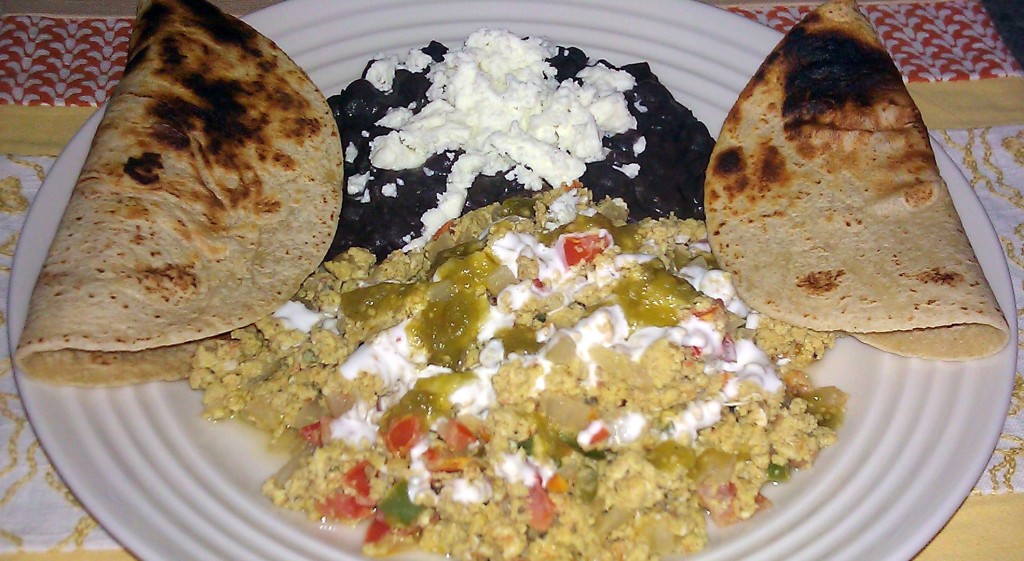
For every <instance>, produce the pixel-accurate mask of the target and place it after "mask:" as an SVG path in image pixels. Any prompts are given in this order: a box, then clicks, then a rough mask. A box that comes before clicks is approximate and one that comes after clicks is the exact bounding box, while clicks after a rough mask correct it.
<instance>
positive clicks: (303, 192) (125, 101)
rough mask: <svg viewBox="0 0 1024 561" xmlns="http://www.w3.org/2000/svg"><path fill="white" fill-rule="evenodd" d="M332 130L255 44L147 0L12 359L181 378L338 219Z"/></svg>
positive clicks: (204, 12)
mask: <svg viewBox="0 0 1024 561" xmlns="http://www.w3.org/2000/svg"><path fill="white" fill-rule="evenodd" d="M342 169H343V168H342V154H341V143H340V140H339V136H338V131H337V126H336V124H335V122H334V119H333V117H332V115H331V112H330V109H329V108H328V106H327V102H326V100H325V99H324V97H323V95H322V94H321V93H320V92H319V91H318V90H317V89H316V86H315V85H314V84H313V83H312V82H311V81H310V80H309V78H308V77H307V76H306V74H305V73H304V72H303V71H302V70H301V69H300V68H299V67H298V66H297V65H296V64H295V63H294V62H293V61H292V60H291V59H289V58H288V56H287V55H285V54H284V52H282V51H281V50H280V49H279V48H278V47H277V46H276V45H274V44H273V43H272V42H271V41H270V40H269V39H267V38H265V37H263V36H261V35H260V34H258V33H257V32H256V31H254V30H253V29H252V28H250V27H249V26H248V25H246V24H245V23H242V22H241V21H239V20H238V19H236V18H234V17H231V16H228V15H226V14H224V13H222V12H220V11H219V10H218V9H216V8H215V7H213V6H212V5H210V4H208V3H206V2H205V1H201V0H151V1H149V0H144V1H143V2H142V4H141V6H140V9H139V17H138V20H137V22H136V27H135V30H134V33H133V35H132V39H131V44H130V51H129V57H128V63H127V68H126V70H125V75H124V78H123V79H122V80H121V82H120V83H119V84H118V86H117V88H116V89H115V91H114V93H113V96H112V98H111V100H110V103H109V104H108V106H107V109H106V114H105V116H104V117H103V120H102V121H101V123H100V126H99V130H98V131H97V133H96V137H95V139H94V140H93V144H92V148H91V150H90V152H89V155H88V158H87V159H86V162H85V165H84V167H83V169H82V173H81V175H80V177H79V178H78V182H77V184H76V185H75V188H74V191H73V193H72V196H71V200H70V202H69V203H68V206H67V209H66V211H65V213H64V217H63V219H62V220H61V223H60V226H59V229H58V231H57V235H56V238H55V239H54V241H53V244H52V245H51V247H50V253H49V255H48V257H47V259H46V262H45V264H44V266H43V270H42V273H41V274H40V276H39V279H38V281H37V283H36V287H35V290H34V292H33V295H32V301H31V304H30V306H29V315H28V320H27V323H26V326H25V331H24V333H23V335H22V338H21V342H20V345H19V347H18V350H17V352H16V354H15V360H16V362H17V364H18V366H19V367H20V368H21V370H22V371H23V372H24V373H25V374H27V375H29V376H31V377H34V378H38V379H41V380H46V381H49V382H55V383H67V384H77V385H86V386H98V385H115V384H126V383H132V382H143V381H149V380H170V379H177V378H181V377H183V376H185V375H186V374H187V371H188V367H189V358H190V356H191V353H192V350H193V346H194V343H193V342H194V341H196V340H198V339H201V338H205V337H209V336H213V335H217V334H220V333H223V332H226V331H228V330H231V329H233V328H236V327H240V326H243V325H247V324H249V323H251V322H253V321H255V320H256V319H258V318H259V317H262V316H264V315H266V314H268V313H270V312H272V311H273V310H274V309H275V308H276V307H278V306H279V305H280V304H282V303H283V302H285V301H286V300H287V299H288V298H289V297H290V296H291V295H292V294H293V293H294V292H295V290H296V289H297V288H298V286H299V284H300V283H301V282H302V280H303V279H304V278H305V277H306V276H307V275H308V274H309V273H310V272H311V271H312V270H313V269H315V268H316V266H317V264H318V263H319V262H320V260H321V258H322V257H323V255H324V253H325V252H326V250H327V247H328V246H329V244H330V241H331V238H332V236H333V235H334V230H335V228H336V224H337V215H338V210H339V205H340V193H341V191H340V190H341V182H342Z"/></svg>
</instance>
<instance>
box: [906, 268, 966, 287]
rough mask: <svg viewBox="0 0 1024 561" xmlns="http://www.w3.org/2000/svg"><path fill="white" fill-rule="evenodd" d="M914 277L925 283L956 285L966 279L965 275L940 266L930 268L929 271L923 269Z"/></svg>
mask: <svg viewBox="0 0 1024 561" xmlns="http://www.w3.org/2000/svg"><path fill="white" fill-rule="evenodd" d="M914 278H915V279H916V280H918V281H920V282H922V283H925V284H941V285H945V286H956V285H958V284H960V283H961V282H962V281H963V279H964V277H963V275H961V274H960V273H957V272H956V271H950V270H947V269H942V268H939V267H935V268H932V269H928V270H927V271H921V272H920V273H918V274H916V275H914Z"/></svg>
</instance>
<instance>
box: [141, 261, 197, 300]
mask: <svg viewBox="0 0 1024 561" xmlns="http://www.w3.org/2000/svg"><path fill="white" fill-rule="evenodd" d="M139 281H140V283H141V284H142V287H143V288H144V289H146V290H150V291H153V292H166V293H168V294H172V295H175V296H176V297H183V296H185V295H187V294H190V293H192V292H193V291H195V289H196V287H197V286H198V279H197V278H196V274H195V267H193V266H192V265H179V264H174V263H168V264H166V265H164V266H162V267H149V268H145V269H143V270H141V271H139Z"/></svg>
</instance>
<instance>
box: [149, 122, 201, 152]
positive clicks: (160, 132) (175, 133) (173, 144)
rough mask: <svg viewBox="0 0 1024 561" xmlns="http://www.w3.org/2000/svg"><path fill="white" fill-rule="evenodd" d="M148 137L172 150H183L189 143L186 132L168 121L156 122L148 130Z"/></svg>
mask: <svg viewBox="0 0 1024 561" xmlns="http://www.w3.org/2000/svg"><path fill="white" fill-rule="evenodd" d="M149 136H150V138H152V139H153V140H155V141H156V142H157V143H158V144H160V145H161V146H165V147H167V148H170V149H172V150H184V149H186V148H188V147H189V146H190V145H191V141H190V140H189V136H188V134H186V133H184V132H182V131H181V130H179V129H178V128H176V127H174V126H172V125H170V124H168V123H157V124H155V125H153V128H152V129H150V132H149Z"/></svg>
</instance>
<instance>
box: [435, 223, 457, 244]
mask: <svg viewBox="0 0 1024 561" xmlns="http://www.w3.org/2000/svg"><path fill="white" fill-rule="evenodd" d="M454 224H455V219H452V220H449V221H448V222H445V223H444V224H441V227H440V228H438V229H437V231H436V232H434V235H433V236H431V237H430V240H431V241H434V240H436V239H437V238H440V237H441V236H442V235H443V234H444V233H445V232H448V231H449V230H451V229H452V226H453V225H454Z"/></svg>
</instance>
